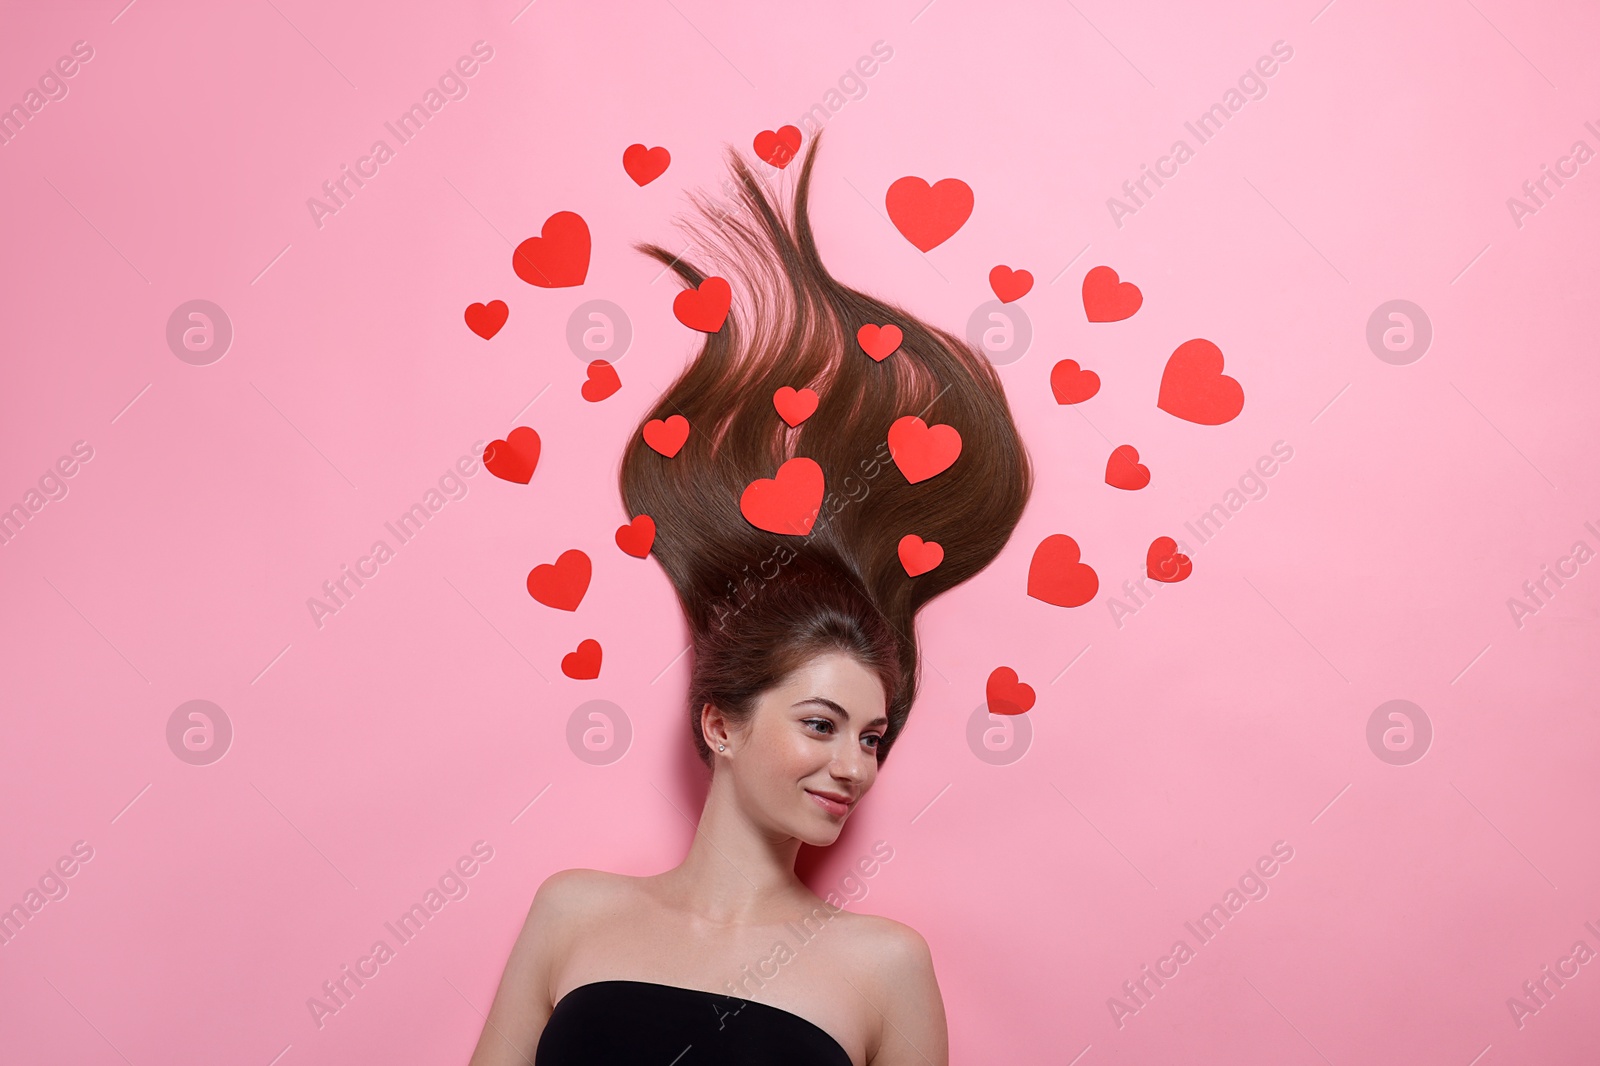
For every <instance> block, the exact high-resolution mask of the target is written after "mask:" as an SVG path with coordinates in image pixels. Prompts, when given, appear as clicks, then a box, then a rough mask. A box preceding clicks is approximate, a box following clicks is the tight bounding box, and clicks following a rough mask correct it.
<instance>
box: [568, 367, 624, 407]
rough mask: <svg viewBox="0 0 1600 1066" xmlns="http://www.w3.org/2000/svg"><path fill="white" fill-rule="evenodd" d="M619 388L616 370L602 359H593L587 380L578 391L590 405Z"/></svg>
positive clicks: (619, 380)
mask: <svg viewBox="0 0 1600 1066" xmlns="http://www.w3.org/2000/svg"><path fill="white" fill-rule="evenodd" d="M620 388H622V379H621V378H620V377H618V376H617V368H616V367H614V366H612V365H611V364H610V363H608V362H606V361H605V360H604V359H594V360H591V361H590V363H589V380H588V381H585V382H584V383H583V388H582V389H580V390H578V391H580V392H582V393H583V398H584V399H585V400H588V401H589V402H590V403H599V402H600V401H601V400H603V399H605V398H606V397H607V396H610V395H611V394H612V393H614V392H616V391H617V390H618V389H620Z"/></svg>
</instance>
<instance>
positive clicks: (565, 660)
mask: <svg viewBox="0 0 1600 1066" xmlns="http://www.w3.org/2000/svg"><path fill="white" fill-rule="evenodd" d="M561 672H562V673H563V674H566V675H567V676H568V677H570V678H572V679H573V680H574V681H592V680H593V679H594V678H597V677H599V676H600V642H599V641H598V640H594V639H589V640H584V641H580V642H579V643H578V650H577V651H569V652H567V654H565V655H563V656H562V657H561Z"/></svg>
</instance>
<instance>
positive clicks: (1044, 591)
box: [1028, 533, 1100, 607]
mask: <svg viewBox="0 0 1600 1066" xmlns="http://www.w3.org/2000/svg"><path fill="white" fill-rule="evenodd" d="M1078 560H1079V553H1078V542H1077V541H1075V540H1073V539H1072V538H1071V537H1069V536H1067V535H1066V534H1065V533H1052V534H1050V536H1048V537H1046V538H1044V539H1043V540H1041V541H1040V542H1039V546H1038V547H1037V548H1035V549H1033V561H1032V562H1030V563H1029V564H1028V595H1030V596H1032V597H1033V598H1034V599H1036V600H1043V601H1044V602H1046V603H1052V604H1055V605H1056V606H1057V607H1082V606H1083V605H1084V604H1086V603H1088V602H1089V601H1090V600H1092V599H1094V594H1095V593H1096V592H1098V591H1099V590H1100V575H1099V574H1096V573H1095V572H1094V568H1093V567H1092V566H1090V565H1089V564H1088V563H1084V562H1079V561H1078Z"/></svg>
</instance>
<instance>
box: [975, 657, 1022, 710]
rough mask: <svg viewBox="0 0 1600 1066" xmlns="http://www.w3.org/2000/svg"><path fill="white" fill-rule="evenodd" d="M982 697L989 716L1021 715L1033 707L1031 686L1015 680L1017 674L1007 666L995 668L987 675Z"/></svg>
mask: <svg viewBox="0 0 1600 1066" xmlns="http://www.w3.org/2000/svg"><path fill="white" fill-rule="evenodd" d="M984 696H985V698H986V699H987V700H988V703H989V713H990V714H1023V713H1024V712H1026V711H1027V710H1028V709H1029V708H1030V707H1032V706H1033V700H1034V694H1033V686H1032V685H1024V684H1023V683H1022V682H1021V681H1018V680H1017V672H1016V671H1015V670H1013V669H1011V667H1009V666H997V667H995V668H994V670H993V671H992V672H991V673H990V674H989V683H988V684H987V685H985V686H984Z"/></svg>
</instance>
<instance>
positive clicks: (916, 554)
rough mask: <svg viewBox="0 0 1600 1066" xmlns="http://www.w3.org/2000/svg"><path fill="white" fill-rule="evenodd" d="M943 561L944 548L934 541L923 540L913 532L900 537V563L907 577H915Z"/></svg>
mask: <svg viewBox="0 0 1600 1066" xmlns="http://www.w3.org/2000/svg"><path fill="white" fill-rule="evenodd" d="M942 562H944V548H942V547H940V546H939V544H937V543H936V542H934V541H931V540H923V539H922V538H921V537H919V536H917V535H916V534H915V533H907V534H906V535H905V536H903V537H901V538H900V565H901V566H903V567H905V568H906V576H907V577H917V576H918V575H920V574H926V573H927V572H928V571H929V570H932V569H933V568H934V567H936V566H938V565H939V564H940V563H942Z"/></svg>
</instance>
